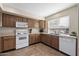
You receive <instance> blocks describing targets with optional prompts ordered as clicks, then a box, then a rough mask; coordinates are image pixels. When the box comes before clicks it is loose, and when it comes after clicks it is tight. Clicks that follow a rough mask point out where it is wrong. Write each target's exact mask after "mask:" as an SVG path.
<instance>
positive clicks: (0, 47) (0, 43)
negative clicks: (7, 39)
mask: <svg viewBox="0 0 79 59" xmlns="http://www.w3.org/2000/svg"><path fill="white" fill-rule="evenodd" d="M0 52H2V38H1V37H0Z"/></svg>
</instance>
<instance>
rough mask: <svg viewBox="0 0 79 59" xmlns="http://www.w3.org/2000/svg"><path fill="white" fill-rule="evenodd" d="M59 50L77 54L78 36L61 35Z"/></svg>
mask: <svg viewBox="0 0 79 59" xmlns="http://www.w3.org/2000/svg"><path fill="white" fill-rule="evenodd" d="M59 50H60V51H62V52H64V53H66V54H68V55H71V56H75V55H76V38H71V37H65V36H60V37H59Z"/></svg>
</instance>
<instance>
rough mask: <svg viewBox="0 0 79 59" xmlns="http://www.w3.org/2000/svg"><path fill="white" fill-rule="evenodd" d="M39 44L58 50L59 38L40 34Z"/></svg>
mask: <svg viewBox="0 0 79 59" xmlns="http://www.w3.org/2000/svg"><path fill="white" fill-rule="evenodd" d="M40 39H41V42H43V43H45V44H47V45H49V46H51V47H54V48H56V49H59V37H58V36H53V35H48V34H41V37H40Z"/></svg>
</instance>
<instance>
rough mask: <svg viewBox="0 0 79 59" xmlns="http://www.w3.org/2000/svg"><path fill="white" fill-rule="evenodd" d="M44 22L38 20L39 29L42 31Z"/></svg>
mask: <svg viewBox="0 0 79 59" xmlns="http://www.w3.org/2000/svg"><path fill="white" fill-rule="evenodd" d="M44 22H45V21H44V20H40V21H39V27H40V28H43V29H44V27H45V24H44Z"/></svg>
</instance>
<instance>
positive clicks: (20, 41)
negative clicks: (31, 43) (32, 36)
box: [16, 36, 28, 44]
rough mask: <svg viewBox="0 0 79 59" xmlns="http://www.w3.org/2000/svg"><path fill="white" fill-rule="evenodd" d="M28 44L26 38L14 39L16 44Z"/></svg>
mask: <svg viewBox="0 0 79 59" xmlns="http://www.w3.org/2000/svg"><path fill="white" fill-rule="evenodd" d="M22 43H28V38H27V36H24V37H23V36H22V37H16V44H22Z"/></svg>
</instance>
